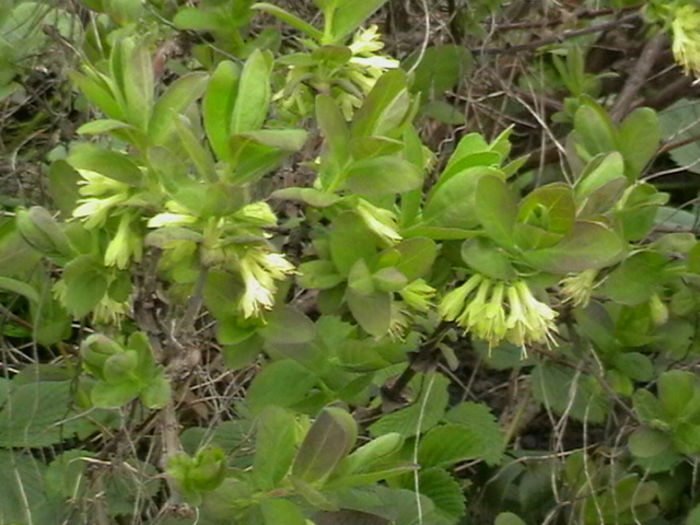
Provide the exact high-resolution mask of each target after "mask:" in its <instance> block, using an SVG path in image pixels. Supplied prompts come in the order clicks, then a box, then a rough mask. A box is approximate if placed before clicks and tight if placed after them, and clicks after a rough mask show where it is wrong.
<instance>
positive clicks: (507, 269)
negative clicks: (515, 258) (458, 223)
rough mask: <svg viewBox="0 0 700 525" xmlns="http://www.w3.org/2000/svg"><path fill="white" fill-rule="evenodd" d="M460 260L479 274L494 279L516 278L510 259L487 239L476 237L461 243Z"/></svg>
mask: <svg viewBox="0 0 700 525" xmlns="http://www.w3.org/2000/svg"><path fill="white" fill-rule="evenodd" d="M461 255H462V260H463V261H464V262H465V263H466V264H468V265H469V266H470V267H471V268H473V269H474V270H476V271H477V272H479V273H482V274H484V275H487V276H489V277H493V278H495V279H501V280H506V281H507V280H509V279H514V278H515V277H516V273H515V270H514V268H513V265H512V264H511V262H510V258H509V257H508V255H506V253H504V252H503V251H502V250H501V249H500V248H498V247H497V246H495V245H494V243H493V242H491V241H490V240H489V239H485V238H483V237H476V238H473V239H467V240H466V241H464V243H462V249H461Z"/></svg>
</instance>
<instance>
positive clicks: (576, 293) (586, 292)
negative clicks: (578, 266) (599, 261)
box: [559, 270, 598, 308]
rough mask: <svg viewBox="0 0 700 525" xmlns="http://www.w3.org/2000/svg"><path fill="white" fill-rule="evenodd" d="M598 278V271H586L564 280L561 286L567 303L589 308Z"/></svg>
mask: <svg viewBox="0 0 700 525" xmlns="http://www.w3.org/2000/svg"><path fill="white" fill-rule="evenodd" d="M597 276H598V270H584V271H582V272H580V273H576V274H572V275H570V276H568V277H565V278H564V279H562V280H561V282H560V283H559V284H560V285H561V293H562V294H563V295H564V296H565V297H566V301H571V304H573V305H574V306H582V307H584V308H585V307H586V306H588V303H589V301H590V300H591V293H593V288H595V278H596V277H597Z"/></svg>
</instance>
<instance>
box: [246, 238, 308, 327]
mask: <svg viewBox="0 0 700 525" xmlns="http://www.w3.org/2000/svg"><path fill="white" fill-rule="evenodd" d="M239 271H240V274H241V277H242V278H243V284H244V285H245V291H244V292H243V296H242V297H241V299H240V302H239V307H240V308H241V310H242V311H243V315H244V317H246V318H249V317H254V316H257V315H260V313H261V312H262V311H263V310H269V309H271V308H272V306H273V305H274V294H275V292H276V291H277V286H276V285H275V281H276V280H277V281H279V280H282V279H284V277H285V276H286V275H288V274H291V273H293V272H294V266H293V265H292V264H291V263H290V262H289V261H288V260H287V259H285V257H284V256H283V255H281V254H279V253H273V252H266V251H264V250H262V249H260V248H251V249H249V251H248V252H247V253H246V254H245V255H244V256H243V257H241V258H240V261H239Z"/></svg>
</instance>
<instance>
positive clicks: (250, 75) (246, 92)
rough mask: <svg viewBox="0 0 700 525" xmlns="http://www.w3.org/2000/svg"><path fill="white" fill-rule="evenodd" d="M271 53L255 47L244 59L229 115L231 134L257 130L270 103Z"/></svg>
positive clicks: (265, 115)
mask: <svg viewBox="0 0 700 525" xmlns="http://www.w3.org/2000/svg"><path fill="white" fill-rule="evenodd" d="M272 63H273V58H272V54H271V53H270V52H269V51H260V50H258V49H256V50H255V51H253V53H251V55H250V57H248V60H246V63H245V65H244V66H243V71H242V73H241V79H240V82H239V85H238V95H237V96H236V101H235V104H234V107H233V114H232V115H231V128H230V131H231V133H232V134H234V135H235V134H237V133H244V132H246V131H257V130H259V129H260V128H261V127H262V125H263V123H264V122H265V118H266V117H267V111H268V107H269V105H270V97H271V93H270V74H271V73H272Z"/></svg>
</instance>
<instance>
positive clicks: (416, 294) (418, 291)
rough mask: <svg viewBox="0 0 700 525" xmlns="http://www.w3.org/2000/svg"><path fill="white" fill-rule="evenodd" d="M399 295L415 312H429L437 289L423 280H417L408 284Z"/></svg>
mask: <svg viewBox="0 0 700 525" xmlns="http://www.w3.org/2000/svg"><path fill="white" fill-rule="evenodd" d="M399 295H400V296H401V298H402V299H403V300H404V301H406V304H408V306H410V307H411V308H413V309H414V310H418V311H419V312H427V311H428V309H430V305H431V304H432V302H431V300H432V298H433V296H434V295H435V288H433V287H432V286H430V285H429V284H428V283H426V282H425V281H424V280H423V279H416V280H415V281H413V282H410V283H408V284H407V285H406V286H405V287H404V288H403V289H402V290H399Z"/></svg>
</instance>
